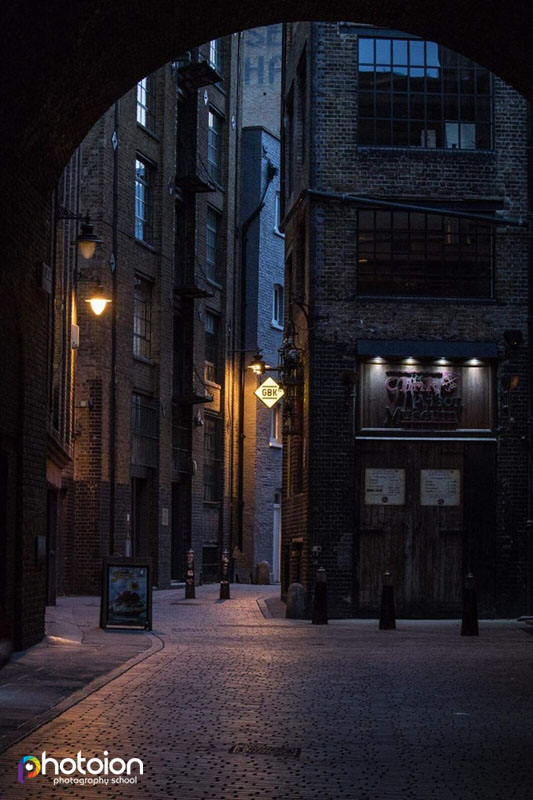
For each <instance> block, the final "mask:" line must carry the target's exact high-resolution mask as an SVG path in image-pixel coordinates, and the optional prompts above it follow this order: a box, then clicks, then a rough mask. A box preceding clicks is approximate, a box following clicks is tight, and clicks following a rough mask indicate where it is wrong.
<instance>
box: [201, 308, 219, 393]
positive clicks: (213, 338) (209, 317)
mask: <svg viewBox="0 0 533 800" xmlns="http://www.w3.org/2000/svg"><path fill="white" fill-rule="evenodd" d="M218 321H219V318H218V316H217V315H216V314H213V313H212V312H211V311H206V312H205V371H204V377H205V380H206V381H211V383H220V376H219V374H218V372H219V369H218V362H219V358H218Z"/></svg>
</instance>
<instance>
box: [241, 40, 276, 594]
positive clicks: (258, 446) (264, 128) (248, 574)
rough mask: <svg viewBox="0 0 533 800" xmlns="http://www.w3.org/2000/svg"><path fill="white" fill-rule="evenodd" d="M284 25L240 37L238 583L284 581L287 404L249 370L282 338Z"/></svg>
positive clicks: (271, 358) (272, 361)
mask: <svg viewBox="0 0 533 800" xmlns="http://www.w3.org/2000/svg"><path fill="white" fill-rule="evenodd" d="M281 34H282V26H281V25H271V26H266V27H264V28H257V29H254V30H250V31H245V32H244V33H243V35H242V37H243V39H242V49H243V67H242V122H243V128H242V134H241V144H240V164H241V169H240V180H241V188H240V236H239V242H240V254H241V260H240V266H241V303H242V309H243V316H242V323H241V324H242V330H243V337H242V342H241V350H242V353H241V370H242V381H241V389H242V401H241V409H242V419H241V424H242V433H243V439H242V447H241V456H240V463H241V464H242V467H241V470H240V475H241V476H242V477H241V484H240V485H239V487H238V488H239V492H238V494H239V498H240V499H241V500H242V506H241V507H242V513H241V515H240V519H239V525H238V530H237V540H236V541H235V543H234V548H233V557H234V572H235V577H236V579H238V580H239V581H241V582H248V581H250V580H252V581H254V580H255V579H256V570H257V565H258V564H259V563H261V562H265V561H266V562H267V563H268V564H269V566H270V578H271V580H272V581H274V582H278V581H279V579H280V552H281V550H280V544H281V468H282V404H281V403H280V402H278V403H276V404H275V405H274V406H272V407H271V408H269V407H268V406H266V405H265V404H263V402H261V401H260V400H259V399H258V397H257V396H256V395H255V394H254V393H255V391H256V390H257V388H258V385H259V384H260V383H262V382H263V381H264V380H265V379H266V377H267V375H269V376H270V377H271V378H273V379H274V380H276V379H278V373H277V371H276V370H274V371H273V372H268V373H267V374H265V375H263V376H262V377H260V378H258V376H257V375H256V374H255V373H254V372H252V371H251V370H250V369H247V364H248V363H249V362H250V360H251V358H252V357H253V356H254V354H256V353H258V352H259V351H260V352H261V353H262V357H263V359H264V361H265V363H267V364H268V365H270V366H271V367H272V368H274V367H275V366H277V364H278V360H279V355H278V350H279V348H280V347H281V344H282V338H283V304H284V256H283V253H284V237H283V234H282V233H281V231H280V230H279V213H280V140H279V134H280V116H281Z"/></svg>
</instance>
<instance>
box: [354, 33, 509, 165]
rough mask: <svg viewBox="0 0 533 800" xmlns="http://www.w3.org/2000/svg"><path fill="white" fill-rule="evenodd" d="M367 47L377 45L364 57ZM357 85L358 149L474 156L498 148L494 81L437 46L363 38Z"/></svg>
mask: <svg viewBox="0 0 533 800" xmlns="http://www.w3.org/2000/svg"><path fill="white" fill-rule="evenodd" d="M364 42H370V43H371V45H370V48H366V52H365V53H364V54H362V46H363V43H364ZM400 45H404V47H403V46H400ZM415 47H416V48H418V50H414V48H415ZM387 49H388V54H387V52H386V51H387ZM421 49H422V50H423V56H422V54H421ZM369 50H371V51H372V56H370V54H369ZM412 53H413V54H412ZM370 59H372V60H370ZM365 76H366V77H365ZM378 76H380V77H379V79H378ZM432 82H433V83H432ZM357 85H358V132H357V144H358V147H387V148H406V149H418V150H425V149H430V150H450V149H453V150H457V151H461V152H468V153H472V152H490V151H492V150H493V148H494V79H493V75H492V74H491V73H490V72H489V71H488V70H487V69H485V68H484V67H482V66H481V65H479V64H477V63H476V62H474V61H472V60H471V59H468V58H466V57H465V56H462V55H460V54H457V53H455V51H452V50H450V49H449V48H445V47H442V46H441V45H438V44H437V43H436V42H433V41H431V40H429V39H421V38H419V37H415V36H410V35H408V34H398V33H396V32H393V33H390V34H387V33H385V32H382V31H380V32H379V33H373V32H372V31H370V30H369V31H368V32H364V33H363V32H360V33H359V35H358V58H357ZM465 87H466V88H467V89H468V90H469V91H463V89H464V88H465ZM432 90H434V91H432ZM430 134H432V135H431V136H430ZM472 134H474V137H475V140H474V141H473V140H472ZM418 135H419V141H417V140H416V139H417V136H418ZM463 137H464V140H463ZM462 140H463V141H464V144H463V142H462Z"/></svg>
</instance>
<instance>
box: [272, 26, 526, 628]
mask: <svg viewBox="0 0 533 800" xmlns="http://www.w3.org/2000/svg"><path fill="white" fill-rule="evenodd" d="M283 99H284V119H285V127H284V131H283V159H284V186H283V189H282V191H283V195H284V201H285V207H284V230H285V233H286V298H287V302H286V322H285V324H286V328H287V332H288V334H290V335H291V336H292V341H293V345H294V353H295V355H296V356H297V371H296V372H295V375H296V377H297V380H296V384H297V388H296V389H295V390H294V398H293V400H292V402H291V404H289V406H288V407H287V404H286V429H287V431H288V434H287V436H286V439H285V446H284V498H283V553H282V581H283V588H284V590H286V589H287V587H288V585H289V584H290V583H291V582H293V581H295V580H298V581H301V582H302V583H303V584H304V586H305V587H306V589H307V594H308V601H309V604H310V603H311V600H312V594H313V587H314V580H315V574H316V569H317V568H318V567H319V566H324V567H325V568H326V571H327V577H328V586H329V600H330V609H331V614H332V615H334V616H357V615H361V616H365V615H375V614H376V612H377V611H378V610H379V603H380V595H381V587H382V575H383V573H384V572H385V570H389V571H390V572H391V573H392V580H393V584H394V587H395V598H396V605H397V611H398V613H400V614H402V615H406V616H408V615H411V616H452V615H457V614H458V613H460V609H461V597H462V586H463V581H464V576H465V575H466V574H467V573H469V572H472V573H473V574H474V576H475V579H476V583H477V589H478V603H479V607H480V613H481V614H483V615H485V616H494V615H504V616H505V615H514V614H517V613H523V612H524V611H526V610H527V609H528V608H529V602H530V575H529V552H528V548H529V544H528V542H529V536H530V532H529V527H528V525H530V523H528V520H529V519H530V518H531V514H530V504H529V502H528V497H529V493H530V487H529V484H528V470H529V469H530V464H529V456H528V436H529V435H530V434H529V432H528V427H527V419H528V402H529V400H528V391H529V385H528V358H529V355H528V344H527V343H528V244H527V230H526V227H525V225H524V220H525V219H526V216H527V212H528V193H527V107H526V101H525V100H524V99H523V98H522V97H521V96H520V95H519V94H518V93H517V92H515V91H514V90H512V89H511V88H510V87H509V86H507V85H506V84H505V83H503V81H501V80H500V79H498V78H496V77H495V76H493V75H491V74H490V73H489V72H488V71H487V70H485V69H484V68H482V67H480V66H479V65H476V64H474V63H473V62H472V61H470V60H469V59H467V58H465V57H463V56H461V55H458V54H455V53H453V52H451V51H449V50H447V49H446V48H444V47H442V46H440V45H438V44H436V43H434V42H429V41H423V40H421V39H418V38H416V37H413V36H410V35H406V34H403V33H401V32H394V31H388V30H380V29H376V28H369V27H363V26H358V25H353V24H345V23H338V24H331V23H296V24H289V25H287V26H286V28H285V32H284V78H283Z"/></svg>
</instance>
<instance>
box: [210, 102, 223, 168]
mask: <svg viewBox="0 0 533 800" xmlns="http://www.w3.org/2000/svg"><path fill="white" fill-rule="evenodd" d="M207 125H208V129H209V130H208V136H207V164H208V168H209V175H210V177H211V178H212V179H213V180H214V181H215V183H218V184H220V183H221V181H222V176H221V161H222V158H221V154H222V139H221V134H222V118H221V117H220V116H219V115H218V114H217V113H216V112H215V111H212V110H209V111H208V112H207Z"/></svg>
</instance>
